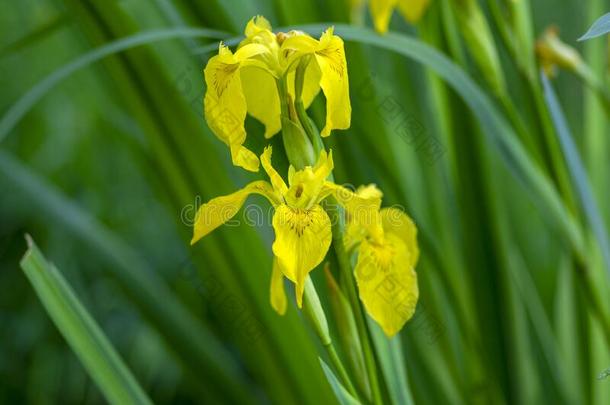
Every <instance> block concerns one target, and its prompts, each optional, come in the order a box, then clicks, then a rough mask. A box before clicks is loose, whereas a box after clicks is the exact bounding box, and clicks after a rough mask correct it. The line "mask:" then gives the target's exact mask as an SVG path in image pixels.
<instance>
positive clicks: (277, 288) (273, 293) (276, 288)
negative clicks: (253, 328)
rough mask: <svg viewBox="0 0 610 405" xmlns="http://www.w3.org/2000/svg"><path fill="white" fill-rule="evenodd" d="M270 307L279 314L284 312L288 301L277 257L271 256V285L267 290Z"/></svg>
mask: <svg viewBox="0 0 610 405" xmlns="http://www.w3.org/2000/svg"><path fill="white" fill-rule="evenodd" d="M269 299H270V301H271V307H272V308H273V309H274V310H275V312H277V313H278V314H280V315H284V314H285V313H286V307H287V304H288V301H287V299H286V291H285V290H284V274H283V273H282V271H281V270H280V267H279V263H278V261H277V258H275V257H274V258H273V269H272V270H271V286H270V291H269Z"/></svg>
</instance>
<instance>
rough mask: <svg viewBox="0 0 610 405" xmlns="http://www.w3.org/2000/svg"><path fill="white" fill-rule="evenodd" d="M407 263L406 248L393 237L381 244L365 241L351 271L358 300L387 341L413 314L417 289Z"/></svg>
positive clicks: (410, 268)
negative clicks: (386, 337) (356, 287)
mask: <svg viewBox="0 0 610 405" xmlns="http://www.w3.org/2000/svg"><path fill="white" fill-rule="evenodd" d="M409 261H410V253H409V252H408V250H407V247H406V246H405V244H404V243H403V241H402V240H401V239H400V238H398V237H397V236H395V235H393V234H389V235H386V237H385V239H384V243H382V244H376V243H371V242H369V241H368V240H365V241H363V242H362V244H361V245H360V249H359V253H358V263H357V264H356V268H355V270H354V275H355V278H356V282H357V284H358V291H359V294H360V299H361V300H362V303H363V304H364V307H365V309H366V311H367V312H368V314H369V315H370V316H371V318H373V319H374V320H375V322H377V323H378V324H379V325H380V326H381V328H382V329H383V331H384V332H385V334H386V335H387V336H388V337H392V336H394V335H395V334H396V333H398V331H400V329H401V328H402V327H403V325H404V324H405V322H407V321H408V320H409V319H410V318H411V317H412V316H413V314H414V313H415V307H416V305H417V299H418V297H419V289H418V286H417V274H416V273H415V269H414V268H413V267H412V266H409Z"/></svg>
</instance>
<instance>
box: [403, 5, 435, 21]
mask: <svg viewBox="0 0 610 405" xmlns="http://www.w3.org/2000/svg"><path fill="white" fill-rule="evenodd" d="M429 4H430V0H398V10H399V11H400V13H401V14H402V15H403V17H404V18H405V19H406V20H407V21H409V22H411V23H416V22H418V21H419V20H420V19H421V17H422V15H424V12H425V11H426V9H427V8H428V5H429Z"/></svg>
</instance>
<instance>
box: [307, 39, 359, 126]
mask: <svg viewBox="0 0 610 405" xmlns="http://www.w3.org/2000/svg"><path fill="white" fill-rule="evenodd" d="M315 58H316V61H317V62H318V66H319V67H320V72H321V73H322V77H321V79H320V87H322V91H323V92H324V96H325V97H326V124H325V125H324V128H323V129H322V132H320V135H322V136H328V135H330V131H332V130H333V129H347V128H349V126H350V123H351V118H352V106H351V103H350V99H349V79H348V77H347V62H346V60H345V49H344V47H343V40H342V39H341V38H339V37H338V36H336V35H333V28H332V27H331V28H329V29H327V30H326V31H325V32H324V33H323V34H322V37H321V38H320V43H319V46H318V49H317V50H316V52H315Z"/></svg>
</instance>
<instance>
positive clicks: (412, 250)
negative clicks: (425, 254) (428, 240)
mask: <svg viewBox="0 0 610 405" xmlns="http://www.w3.org/2000/svg"><path fill="white" fill-rule="evenodd" d="M380 215H381V223H382V226H383V230H384V232H385V234H394V235H396V236H397V237H399V238H400V239H402V241H403V242H404V244H405V246H406V247H407V251H408V252H409V261H408V265H409V266H411V267H413V268H415V265H416V264H417V260H418V259H419V246H418V245H417V227H416V226H415V223H413V220H412V219H411V218H410V217H409V216H408V215H407V214H405V213H404V212H403V211H402V210H399V209H398V208H394V207H389V208H383V209H382V210H381V211H380Z"/></svg>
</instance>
